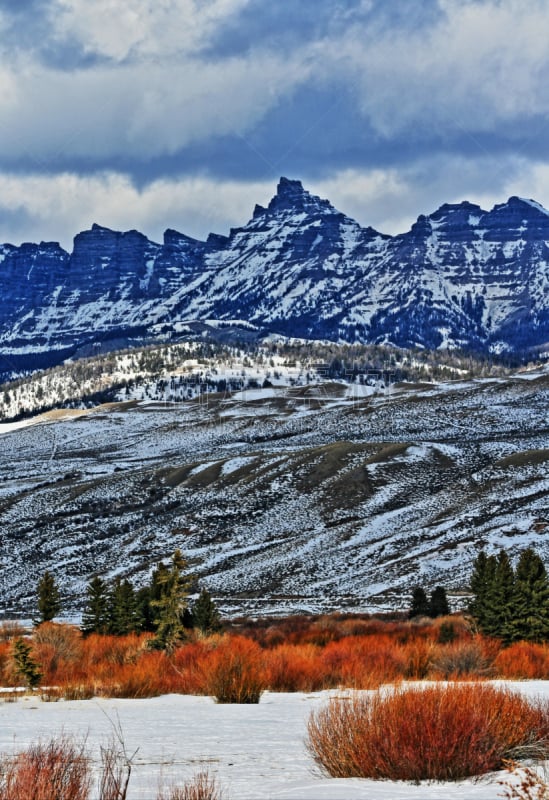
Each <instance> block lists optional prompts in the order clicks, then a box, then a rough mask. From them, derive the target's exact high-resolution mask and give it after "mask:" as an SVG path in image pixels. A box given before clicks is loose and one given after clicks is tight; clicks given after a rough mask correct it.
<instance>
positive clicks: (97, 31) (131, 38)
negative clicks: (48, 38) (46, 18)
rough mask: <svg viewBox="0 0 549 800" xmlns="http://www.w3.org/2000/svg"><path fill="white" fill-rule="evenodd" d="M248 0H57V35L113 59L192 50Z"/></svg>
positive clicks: (173, 53) (166, 55)
mask: <svg viewBox="0 0 549 800" xmlns="http://www.w3.org/2000/svg"><path fill="white" fill-rule="evenodd" d="M249 2H250V0H125V2H124V3H120V2H118V0H94V2H93V3H90V2H89V0H56V2H55V3H54V6H53V9H52V17H54V18H55V23H56V30H57V35H58V37H59V38H60V39H72V40H76V41H77V42H79V43H80V46H81V47H82V49H83V50H84V51H85V52H88V53H93V54H95V55H100V56H104V57H107V58H110V59H113V60H114V61H122V60H124V59H126V58H128V57H131V58H136V57H143V56H145V57H151V56H152V57H156V58H161V59H162V60H164V59H166V58H167V57H173V56H174V55H176V54H189V53H193V52H196V51H197V50H199V49H200V48H201V47H203V46H204V44H205V42H206V41H207V39H208V38H209V37H210V36H211V35H212V34H213V33H214V32H215V30H216V29H217V28H218V27H219V26H220V25H221V24H223V22H224V20H226V19H227V18H228V17H230V16H231V15H233V14H235V13H236V12H237V11H238V10H240V9H241V8H243V7H245V6H246V5H247V4H248V3H249Z"/></svg>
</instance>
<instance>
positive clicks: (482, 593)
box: [469, 550, 497, 633]
mask: <svg viewBox="0 0 549 800" xmlns="http://www.w3.org/2000/svg"><path fill="white" fill-rule="evenodd" d="M496 567H497V561H496V557H495V556H487V555H486V553H485V552H484V550H481V552H480V553H479V554H478V556H477V558H476V559H475V562H474V564H473V572H472V575H471V579H470V583H469V587H470V590H471V592H472V594H473V598H472V600H471V602H470V603H469V613H470V614H471V616H472V617H473V619H474V620H475V622H476V623H477V625H478V627H479V628H480V630H481V631H482V632H483V633H484V632H485V630H486V627H487V626H488V627H489V626H490V624H491V621H490V619H489V614H488V611H487V597H488V594H489V593H490V591H491V589H492V586H493V582H494V577H495V573H496Z"/></svg>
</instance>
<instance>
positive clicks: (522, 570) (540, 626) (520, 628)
mask: <svg viewBox="0 0 549 800" xmlns="http://www.w3.org/2000/svg"><path fill="white" fill-rule="evenodd" d="M512 604H513V613H512V618H511V620H510V621H509V623H508V625H507V638H508V639H509V641H518V640H520V639H525V640H527V641H531V642H543V641H546V640H547V639H549V579H548V577H547V572H546V569H545V566H544V565H543V562H542V560H541V558H540V557H539V556H538V554H537V553H536V552H535V551H534V550H533V549H532V548H531V547H529V548H528V549H526V550H524V551H523V552H522V553H521V555H520V558H519V560H518V563H517V568H516V571H515V584H514V591H513V599H512Z"/></svg>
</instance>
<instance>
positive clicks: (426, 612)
mask: <svg viewBox="0 0 549 800" xmlns="http://www.w3.org/2000/svg"><path fill="white" fill-rule="evenodd" d="M449 613H450V608H449V606H448V598H447V597H446V589H445V588H444V587H443V586H436V587H435V588H434V589H433V591H432V592H431V595H430V597H427V592H426V591H425V589H424V588H423V587H422V586H416V587H415V589H414V590H413V592H412V603H411V605H410V610H409V612H408V616H409V617H410V619H414V618H416V617H433V618H434V617H445V616H447V615H448V614H449Z"/></svg>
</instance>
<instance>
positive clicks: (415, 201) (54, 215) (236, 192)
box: [0, 158, 549, 250]
mask: <svg viewBox="0 0 549 800" xmlns="http://www.w3.org/2000/svg"><path fill="white" fill-rule="evenodd" d="M501 166H502V165H501V163H497V162H496V161H495V160H494V161H493V162H492V161H488V162H482V161H477V160H470V161H467V160H464V159H463V160H461V161H459V162H447V163H446V165H444V164H443V163H442V162H441V161H440V160H438V159H436V158H435V159H433V160H425V161H424V162H422V163H421V164H419V165H416V166H415V167H414V169H409V170H406V171H402V172H399V171H397V170H395V169H389V170H371V171H368V170H366V171H361V170H343V171H340V172H338V173H334V175H333V176H332V177H330V178H329V179H325V180H322V181H315V180H310V181H308V180H306V179H305V180H304V185H305V188H306V189H308V190H309V191H311V192H312V193H313V194H318V195H320V196H321V197H325V198H327V199H329V200H330V201H331V203H332V204H333V205H334V206H335V207H336V208H338V209H339V210H340V211H343V212H344V213H346V214H347V215H349V216H350V217H353V218H354V219H356V220H357V221H358V222H359V223H360V224H361V225H364V226H366V225H372V226H373V227H374V228H376V229H377V230H379V231H381V232H382V233H390V234H397V233H403V232H404V231H407V230H409V228H410V226H411V225H412V223H413V222H414V221H415V220H416V219H417V217H418V216H419V214H430V213H432V212H433V211H435V209H436V208H438V207H439V206H440V205H441V204H442V203H445V202H449V203H457V202H460V201H462V200H470V201H471V202H474V203H478V204H479V205H480V206H482V207H483V208H485V209H487V210H489V209H490V208H492V206H493V205H495V204H496V203H501V202H504V201H505V200H506V199H507V198H508V197H509V196H511V195H513V194H518V195H519V196H523V197H531V198H532V199H534V200H537V201H538V202H540V203H541V204H542V205H544V206H545V207H546V208H549V166H548V165H545V164H529V163H528V162H527V161H525V160H523V159H514V160H512V161H509V162H508V163H507V169H501ZM496 168H497V169H499V170H500V174H499V178H498V181H499V183H498V184H497V191H494V190H491V189H488V188H487V187H488V186H489V185H490V181H488V180H487V181H483V176H484V175H485V174H486V173H487V171H490V170H491V169H496ZM289 177H298V176H289ZM448 186H453V189H452V190H449V189H448ZM275 191H276V186H275V181H274V180H271V179H269V180H266V181H255V182H239V181H219V180H215V179H214V178H207V177H195V178H185V179H181V180H158V181H155V182H153V183H151V184H149V185H148V186H146V187H145V188H143V189H142V190H139V189H137V188H136V187H135V186H134V184H133V183H132V181H131V179H130V178H129V177H128V176H127V175H122V174H119V173H114V172H110V173H103V174H100V175H95V176H93V177H88V178H85V177H81V176H78V175H74V174H69V173H64V174H60V175H57V176H55V177H48V176H44V175H39V174H37V175H32V176H26V177H22V176H18V175H13V174H12V175H5V174H4V175H2V174H0V242H6V241H10V242H12V243H14V244H18V243H20V242H21V241H40V240H42V239H43V240H47V241H50V240H60V241H61V243H62V245H63V246H64V247H65V248H66V249H68V250H70V249H71V247H72V238H73V236H74V235H75V234H76V233H78V232H80V231H81V230H84V229H87V228H89V227H90V226H91V224H92V223H93V222H98V223H99V224H100V225H105V226H107V227H110V228H114V229H116V230H129V229H131V228H137V229H138V230H140V231H142V232H143V233H145V234H146V235H147V236H149V237H150V238H152V239H154V240H156V241H161V238H162V233H163V232H164V230H165V229H166V228H175V229H176V230H179V231H181V232H182V233H185V234H187V235H189V236H195V237H196V238H205V237H206V236H207V234H208V233H209V232H210V231H214V232H216V233H224V234H226V233H228V231H229V228H230V227H231V226H240V225H243V224H245V223H246V222H247V221H248V220H249V219H250V218H251V215H252V211H253V207H254V205H255V204H256V203H259V204H261V205H267V204H268V202H269V200H270V198H271V197H272V196H273V195H274V193H275ZM4 212H7V213H4ZM18 212H22V213H21V214H20V216H21V221H20V222H19V223H17V221H16V222H14V220H13V217H14V215H15V217H16V218H17V214H18Z"/></svg>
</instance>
